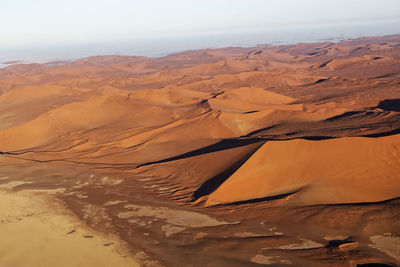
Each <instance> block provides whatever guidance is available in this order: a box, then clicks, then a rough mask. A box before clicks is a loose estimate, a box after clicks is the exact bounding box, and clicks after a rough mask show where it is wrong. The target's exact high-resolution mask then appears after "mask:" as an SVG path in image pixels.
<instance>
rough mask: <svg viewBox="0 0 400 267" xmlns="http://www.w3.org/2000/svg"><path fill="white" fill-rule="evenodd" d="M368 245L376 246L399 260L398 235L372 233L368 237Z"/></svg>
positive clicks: (399, 245) (399, 240) (399, 239)
mask: <svg viewBox="0 0 400 267" xmlns="http://www.w3.org/2000/svg"><path fill="white" fill-rule="evenodd" d="M370 240H371V244H370V245H369V246H370V247H373V248H376V249H377V250H379V251H381V252H383V253H386V254H387V255H389V256H390V257H392V258H393V259H396V260H397V261H398V262H400V237H399V236H397V235H392V234H390V233H386V234H383V235H374V236H371V237H370Z"/></svg>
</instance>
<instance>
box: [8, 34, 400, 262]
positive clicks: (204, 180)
mask: <svg viewBox="0 0 400 267" xmlns="http://www.w3.org/2000/svg"><path fill="white" fill-rule="evenodd" d="M399 134H400V36H399V35H394V36H385V37H368V38H359V39H351V40H344V41H342V42H339V43H331V42H322V43H314V44H297V45H282V46H270V45H260V46H257V47H252V48H235V47H231V48H223V49H206V50H199V51H187V52H182V53H179V54H174V55H169V56H166V57H162V58H146V57H129V56H96V57H90V58H86V59H82V60H78V61H74V62H61V63H58V64H13V65H10V66H8V67H5V68H2V69H0V170H1V171H0V188H1V191H0V200H1V201H0V216H1V217H0V233H1V236H2V243H1V246H0V266H18V265H20V266H27V265H29V266H55V264H54V261H56V260H59V261H60V262H62V264H64V265H65V266H101V265H100V264H99V263H98V261H99V260H101V262H102V263H103V265H104V266H110V265H113V266H135V264H138V265H141V266H260V265H273V266H288V265H293V266H363V265H364V266H368V264H372V263H374V264H382V266H396V265H398V264H399V263H400V243H399V242H400V241H399V240H400V237H399V235H400V193H399V192H400V175H399V173H400V135H399ZM73 230H75V231H73ZM71 231H73V232H71ZM70 232H71V233H70ZM68 233H70V234H68ZM85 236H86V238H85ZM3 237H5V238H3ZM21 255H25V257H24V258H23V259H21V258H20V257H19V256H21ZM17 256H18V257H17ZM74 260H76V261H75V262H74ZM82 264H83V265H82ZM58 266H62V265H61V264H59V265H58Z"/></svg>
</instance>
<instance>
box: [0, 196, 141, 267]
mask: <svg viewBox="0 0 400 267" xmlns="http://www.w3.org/2000/svg"><path fill="white" fill-rule="evenodd" d="M0 237H1V239H0V267H25V266H29V267H48V266H49V267H50V266H51V267H53V266H57V267H64V266H65V267H89V266H96V267H102V266H104V267H106V266H107V267H109V266H118V267H125V266H130V267H132V266H139V264H138V263H137V262H136V261H135V260H133V259H132V258H131V257H129V256H127V255H128V253H127V251H126V250H125V249H124V247H123V245H122V243H121V242H120V241H118V240H117V239H116V238H115V237H113V236H106V235H105V234H102V233H98V232H95V231H93V230H91V229H89V228H87V227H85V226H84V225H83V224H82V223H80V222H79V220H78V219H77V218H76V217H74V215H73V214H72V213H70V212H69V211H67V210H66V209H65V208H64V207H63V205H62V204H61V203H60V202H58V201H56V200H54V198H51V196H49V195H44V194H43V193H37V192H36V193H34V192H24V191H21V192H12V191H10V190H5V189H2V190H0Z"/></svg>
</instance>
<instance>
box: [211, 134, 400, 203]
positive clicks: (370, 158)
mask: <svg viewBox="0 0 400 267" xmlns="http://www.w3.org/2000/svg"><path fill="white" fill-rule="evenodd" d="M399 153H400V136H398V135H396V136H388V137H381V138H340V139H330V140H321V141H308V140H291V141H271V142H267V143H266V144H265V145H264V146H263V147H261V148H260V149H259V150H258V151H257V152H256V153H255V154H254V155H253V156H252V157H251V158H250V159H249V160H248V161H247V162H246V163H245V164H243V166H242V167H241V168H239V169H238V170H237V171H236V172H235V173H234V174H233V175H232V176H231V177H229V179H228V180H227V181H226V182H225V183H223V184H222V185H221V186H220V187H219V188H218V189H217V190H216V191H215V192H213V193H212V194H211V195H210V197H209V198H208V200H207V205H216V204H224V203H233V202H239V201H246V200H253V199H262V198H267V197H271V198H273V197H276V196H280V195H281V196H282V197H283V196H285V195H289V196H288V203H296V204H303V205H312V204H333V203H357V202H377V201H383V200H387V199H392V198H396V197H398V192H399V189H400V188H399V187H398V186H394V185H395V184H397V180H398V173H399V168H400V154H399ZM355 185H356V186H355Z"/></svg>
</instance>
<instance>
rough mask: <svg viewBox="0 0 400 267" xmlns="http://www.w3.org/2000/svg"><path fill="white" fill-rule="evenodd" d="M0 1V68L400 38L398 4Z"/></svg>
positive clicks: (377, 0)
mask: <svg viewBox="0 0 400 267" xmlns="http://www.w3.org/2000/svg"><path fill="white" fill-rule="evenodd" d="M1 2H2V3H1V6H0V7H1V16H0V25H2V26H1V27H0V38H1V39H0V40H1V42H0V63H1V62H2V61H4V60H14V59H15V60H16V59H24V60H28V59H29V56H28V55H30V56H32V57H35V58H37V59H39V58H42V57H41V56H40V55H39V54H40V53H44V54H47V58H46V59H65V58H73V57H81V56H87V55H88V53H90V52H91V53H92V54H132V53H134V54H137V55H150V56H157V55H159V54H161V55H162V54H165V53H170V52H174V51H179V50H183V49H197V48H205V47H220V46H227V45H242V46H246V45H256V44H258V43H274V42H275V43H276V42H278V41H281V42H283V43H285V42H286V43H287V42H296V41H314V40H317V39H318V38H319V39H323V38H330V37H339V38H340V37H358V36H364V35H387V34H395V33H399V27H398V25H400V24H399V22H400V1H399V0H335V1H332V0H301V1H300V0H246V1H243V0H202V1H187V0H169V1H167V0H146V1H136V0H68V1H67V0H58V1H54V0H36V1H32V0H5V1H1ZM311 29H314V30H311ZM303 33H304V34H303ZM67 46H68V47H69V48H68V49H67V50H68V51H69V53H71V54H70V55H66V47H67ZM49 47H51V49H48V48H49ZM84 47H86V48H84ZM85 49H86V50H85ZM33 51H35V52H34V53H33V54H34V55H33V54H32V52H33ZM40 51H42V52H40ZM55 51H59V52H55ZM60 51H61V52H60Z"/></svg>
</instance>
